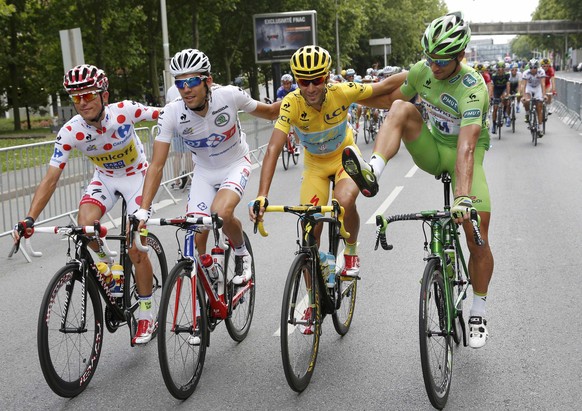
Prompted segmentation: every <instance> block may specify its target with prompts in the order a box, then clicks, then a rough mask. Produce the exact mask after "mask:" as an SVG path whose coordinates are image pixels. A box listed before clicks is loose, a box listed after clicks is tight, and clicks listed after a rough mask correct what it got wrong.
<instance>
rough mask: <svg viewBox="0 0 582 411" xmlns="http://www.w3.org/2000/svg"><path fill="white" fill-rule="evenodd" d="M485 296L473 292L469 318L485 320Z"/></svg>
mask: <svg viewBox="0 0 582 411" xmlns="http://www.w3.org/2000/svg"><path fill="white" fill-rule="evenodd" d="M486 303H487V294H478V293H476V292H474V291H473V306H472V307H471V317H483V318H485V310H486Z"/></svg>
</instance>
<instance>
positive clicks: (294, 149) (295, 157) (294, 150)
mask: <svg viewBox="0 0 582 411" xmlns="http://www.w3.org/2000/svg"><path fill="white" fill-rule="evenodd" d="M292 144H293V155H292V156H291V159H292V160H293V164H295V165H297V163H298V162H299V155H298V154H296V153H297V150H298V149H297V143H295V141H293V143H292Z"/></svg>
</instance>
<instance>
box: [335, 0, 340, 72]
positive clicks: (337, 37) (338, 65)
mask: <svg viewBox="0 0 582 411" xmlns="http://www.w3.org/2000/svg"><path fill="white" fill-rule="evenodd" d="M338 16H339V10H338V0H335V49H336V52H337V57H336V65H337V72H336V74H340V73H341V63H340V46H339V18H338Z"/></svg>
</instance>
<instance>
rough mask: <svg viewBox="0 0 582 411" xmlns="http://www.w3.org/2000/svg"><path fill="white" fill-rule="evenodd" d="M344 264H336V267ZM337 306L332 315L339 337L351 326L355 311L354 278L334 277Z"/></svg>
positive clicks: (355, 287) (356, 287)
mask: <svg viewBox="0 0 582 411" xmlns="http://www.w3.org/2000/svg"><path fill="white" fill-rule="evenodd" d="M340 265H341V266H343V265H344V264H338V266H340ZM335 278H336V287H337V294H336V295H337V297H338V298H337V304H336V310H335V312H334V313H333V314H332V316H331V318H332V320H333V326H334V328H335V331H336V332H337V333H338V334H339V335H346V334H347V332H348V331H349V330H350V326H351V325H352V319H353V318H354V310H355V309H356V295H357V292H358V280H357V278H354V277H346V276H344V277H341V276H337V275H336V277H335Z"/></svg>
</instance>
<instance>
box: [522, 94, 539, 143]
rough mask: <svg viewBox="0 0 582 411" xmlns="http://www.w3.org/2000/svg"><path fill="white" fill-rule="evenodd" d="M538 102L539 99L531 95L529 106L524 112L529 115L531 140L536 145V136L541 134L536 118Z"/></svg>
mask: <svg viewBox="0 0 582 411" xmlns="http://www.w3.org/2000/svg"><path fill="white" fill-rule="evenodd" d="M538 104H539V100H537V99H535V98H533V97H532V99H531V101H530V108H529V111H527V112H526V114H528V115H529V131H530V133H531V141H532V143H533V145H534V146H537V145H538V138H539V136H540V134H541V130H540V129H539V120H538V110H537V105H538Z"/></svg>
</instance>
